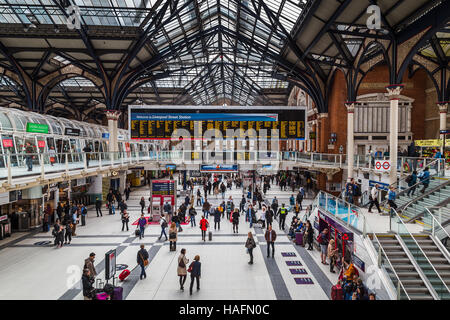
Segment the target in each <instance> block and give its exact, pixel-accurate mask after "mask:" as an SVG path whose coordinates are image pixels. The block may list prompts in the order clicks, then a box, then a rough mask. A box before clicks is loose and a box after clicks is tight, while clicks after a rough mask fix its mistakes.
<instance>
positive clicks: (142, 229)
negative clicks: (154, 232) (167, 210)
mask: <svg viewBox="0 0 450 320" xmlns="http://www.w3.org/2000/svg"><path fill="white" fill-rule="evenodd" d="M146 225H147V219H145V217H144V214H143V213H142V214H141V217H140V218H139V220H138V227H139V239H142V238H144V232H145V226H146Z"/></svg>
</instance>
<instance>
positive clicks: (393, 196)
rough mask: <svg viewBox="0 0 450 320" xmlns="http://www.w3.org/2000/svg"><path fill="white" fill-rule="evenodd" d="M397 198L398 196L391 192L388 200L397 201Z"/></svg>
mask: <svg viewBox="0 0 450 320" xmlns="http://www.w3.org/2000/svg"><path fill="white" fill-rule="evenodd" d="M395 196H396V194H395V191H392V190H389V192H388V200H392V201H394V200H395Z"/></svg>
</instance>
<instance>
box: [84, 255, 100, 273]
mask: <svg viewBox="0 0 450 320" xmlns="http://www.w3.org/2000/svg"><path fill="white" fill-rule="evenodd" d="M94 262H95V253H94V252H91V254H90V255H89V258H87V259H85V260H84V267H83V269H88V270H89V277H90V278H91V279H95V277H96V276H97V271H96V270H95V266H94Z"/></svg>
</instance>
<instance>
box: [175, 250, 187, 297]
mask: <svg viewBox="0 0 450 320" xmlns="http://www.w3.org/2000/svg"><path fill="white" fill-rule="evenodd" d="M188 263H189V259H188V258H186V249H181V253H180V256H179V257H178V268H177V273H178V277H180V290H181V291H184V283H185V282H186V277H187V270H186V265H187V264H188Z"/></svg>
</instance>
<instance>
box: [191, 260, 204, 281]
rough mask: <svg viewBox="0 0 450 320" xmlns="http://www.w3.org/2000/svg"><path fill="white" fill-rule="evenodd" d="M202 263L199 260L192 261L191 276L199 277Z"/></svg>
mask: <svg viewBox="0 0 450 320" xmlns="http://www.w3.org/2000/svg"><path fill="white" fill-rule="evenodd" d="M201 269H202V264H201V263H200V262H199V261H195V260H194V262H193V263H192V271H191V276H194V277H200V276H201V273H202V272H201Z"/></svg>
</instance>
